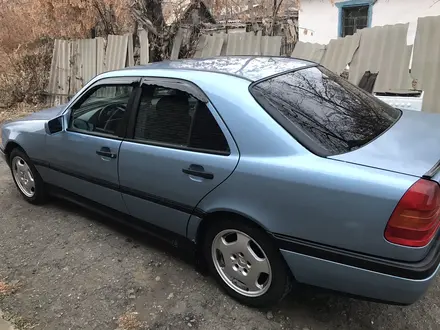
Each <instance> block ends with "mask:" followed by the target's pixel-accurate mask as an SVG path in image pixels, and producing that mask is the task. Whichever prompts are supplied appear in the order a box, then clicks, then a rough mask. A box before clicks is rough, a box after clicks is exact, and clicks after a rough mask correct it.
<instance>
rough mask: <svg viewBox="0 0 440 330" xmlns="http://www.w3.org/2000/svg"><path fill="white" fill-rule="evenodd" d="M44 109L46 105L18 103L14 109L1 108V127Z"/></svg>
mask: <svg viewBox="0 0 440 330" xmlns="http://www.w3.org/2000/svg"><path fill="white" fill-rule="evenodd" d="M43 108H44V105H41V104H39V105H34V104H27V103H18V104H16V105H15V106H13V107H9V108H0V125H1V124H3V123H5V122H7V121H10V120H15V119H18V118H21V117H25V116H27V115H29V114H31V113H33V112H35V111H38V110H41V109H43Z"/></svg>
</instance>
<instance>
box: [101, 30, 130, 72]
mask: <svg viewBox="0 0 440 330" xmlns="http://www.w3.org/2000/svg"><path fill="white" fill-rule="evenodd" d="M127 49H128V36H127V35H124V36H115V35H109V36H108V39H107V50H106V67H107V70H108V71H112V70H118V69H122V68H125V65H126V63H127Z"/></svg>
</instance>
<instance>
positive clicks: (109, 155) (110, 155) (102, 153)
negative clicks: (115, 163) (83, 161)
mask: <svg viewBox="0 0 440 330" xmlns="http://www.w3.org/2000/svg"><path fill="white" fill-rule="evenodd" d="M96 154H97V155H99V156H102V157H107V158H111V159H116V157H117V155H116V154H115V153H113V152H111V150H110V148H108V147H102V148H101V150H97V151H96Z"/></svg>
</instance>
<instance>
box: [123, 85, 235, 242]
mask: <svg viewBox="0 0 440 330" xmlns="http://www.w3.org/2000/svg"><path fill="white" fill-rule="evenodd" d="M141 88H142V95H141V98H140V101H139V107H138V111H137V113H135V112H136V111H134V112H133V116H132V117H131V119H130V123H129V128H128V132H127V138H126V139H125V140H124V141H123V142H122V145H121V149H120V153H119V179H120V185H121V190H122V193H123V199H124V201H125V203H126V205H127V207H128V209H129V212H130V213H131V215H132V216H134V217H136V218H138V219H141V220H143V221H146V222H148V223H150V224H152V225H154V226H158V227H161V228H163V229H167V230H170V231H172V232H175V233H177V234H181V235H186V227H187V222H188V220H189V216H190V214H191V213H193V212H196V211H195V208H196V206H197V204H198V203H199V201H200V200H201V199H202V198H203V197H204V196H206V195H207V194H208V193H209V192H210V191H212V190H213V189H214V188H215V187H217V186H218V185H219V184H221V183H222V182H223V181H224V180H226V179H227V178H228V176H229V175H231V174H232V172H233V171H234V169H235V167H236V165H237V163H238V158H239V154H238V149H237V147H236V145H235V143H234V140H233V138H232V136H231V135H230V134H229V132H228V130H227V128H226V126H225V124H224V123H223V122H222V120H221V119H220V116H219V115H218V113H217V111H216V110H215V109H214V107H213V105H212V104H210V103H209V101H208V100H207V98H206V96H205V95H204V94H203V93H202V92H201V91H200V89H198V87H196V86H195V85H193V84H190V83H188V82H183V81H179V80H174V79H160V78H155V79H150V78H149V79H144V81H143V83H142V86H141Z"/></svg>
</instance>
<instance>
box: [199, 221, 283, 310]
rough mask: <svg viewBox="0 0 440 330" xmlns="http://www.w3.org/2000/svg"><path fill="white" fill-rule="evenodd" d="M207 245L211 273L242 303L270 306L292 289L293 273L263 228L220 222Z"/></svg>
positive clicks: (213, 229)
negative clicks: (291, 273)
mask: <svg viewBox="0 0 440 330" xmlns="http://www.w3.org/2000/svg"><path fill="white" fill-rule="evenodd" d="M204 242H205V243H204V251H205V258H206V260H207V261H208V266H209V268H210V271H211V273H212V274H213V275H214V277H215V278H216V280H217V281H218V282H219V283H220V285H221V286H222V287H223V288H224V289H225V290H226V292H227V293H228V294H229V295H231V296H232V297H234V298H235V299H237V300H238V301H240V302H241V303H244V304H246V305H249V306H255V307H268V306H271V305H273V304H276V303H277V302H279V301H280V300H281V299H282V298H284V296H285V295H286V294H287V293H288V292H289V291H290V290H291V286H292V278H291V275H290V272H289V270H288V268H287V266H286V264H285V262H284V260H283V259H282V257H281V254H280V252H279V249H278V248H277V247H276V246H275V245H274V243H273V242H272V240H271V239H270V237H269V235H268V234H267V233H266V232H264V231H263V230H262V229H260V228H258V227H256V226H252V225H248V224H246V223H244V222H241V221H237V220H234V221H232V220H229V219H225V220H220V221H217V220H216V222H215V223H213V224H212V225H211V226H210V227H209V228H208V230H207V233H206V236H205V241H204Z"/></svg>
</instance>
